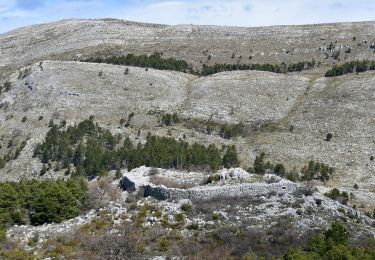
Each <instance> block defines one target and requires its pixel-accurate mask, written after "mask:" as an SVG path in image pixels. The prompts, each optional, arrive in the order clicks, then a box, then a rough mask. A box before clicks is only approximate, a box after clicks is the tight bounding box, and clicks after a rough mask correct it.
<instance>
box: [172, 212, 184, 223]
mask: <svg viewBox="0 0 375 260" xmlns="http://www.w3.org/2000/svg"><path fill="white" fill-rule="evenodd" d="M174 220H175V221H176V222H178V223H182V222H184V220H185V216H184V213H177V214H176V215H175V216H174Z"/></svg>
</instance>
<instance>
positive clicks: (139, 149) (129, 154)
mask: <svg viewBox="0 0 375 260" xmlns="http://www.w3.org/2000/svg"><path fill="white" fill-rule="evenodd" d="M120 141H121V137H119V136H113V135H112V134H111V133H110V131H108V130H106V129H103V128H101V127H100V126H99V125H98V124H97V123H96V124H95V123H94V118H93V117H90V118H89V119H86V120H84V121H82V122H80V123H79V124H78V125H75V126H68V127H66V128H65V127H62V126H61V125H60V126H59V125H57V124H54V123H52V124H51V126H50V130H49V131H48V133H47V136H46V138H45V140H44V142H43V143H41V144H38V145H37V146H36V148H35V150H34V157H38V158H40V160H41V161H42V162H43V163H44V164H45V167H47V165H48V167H50V166H51V167H52V164H54V167H55V169H56V170H61V169H67V174H70V173H72V174H73V175H74V176H75V175H77V176H86V177H89V178H93V177H95V176H101V175H103V174H106V172H107V171H110V170H117V169H121V168H127V169H128V170H132V169H134V168H137V167H139V166H142V165H145V166H148V167H160V168H167V169H168V168H175V169H186V170H193V169H194V170H207V171H209V170H211V171H216V170H218V169H219V168H220V167H234V166H238V165H239V160H238V156H237V151H236V148H235V147H234V146H229V147H225V146H224V147H222V148H221V149H219V148H217V147H216V146H215V145H213V144H211V145H209V146H208V147H206V146H204V145H201V144H198V143H194V144H189V143H188V142H185V141H183V140H175V139H174V138H170V137H158V136H153V135H151V134H150V133H149V134H148V136H147V138H146V143H145V144H141V143H138V144H137V145H134V144H133V143H132V142H131V140H130V139H129V138H126V139H125V140H124V141H123V142H122V143H121V142H120ZM72 166H74V168H75V171H74V172H73V171H72V169H73V167H72ZM47 170H48V169H44V171H43V172H42V173H45V172H46V171H47Z"/></svg>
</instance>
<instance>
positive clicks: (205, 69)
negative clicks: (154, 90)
mask: <svg viewBox="0 0 375 260" xmlns="http://www.w3.org/2000/svg"><path fill="white" fill-rule="evenodd" d="M84 61H85V62H94V63H107V64H115V65H126V66H135V67H142V68H154V69H159V70H175V71H181V72H188V73H192V74H196V75H201V76H208V75H212V74H215V73H218V72H223V71H234V70H260V71H269V72H274V73H287V72H296V71H302V70H306V69H311V68H313V67H314V66H315V61H314V60H312V61H305V62H298V63H292V64H289V65H287V64H285V63H284V62H283V63H281V64H280V65H273V64H259V63H255V64H215V65H206V64H203V66H202V69H201V71H194V70H193V69H192V68H191V67H190V66H189V64H188V63H187V62H186V61H184V60H177V59H174V58H163V57H162V54H161V53H158V52H155V53H154V54H152V55H150V56H147V55H134V54H128V55H126V56H125V55H123V56H110V57H106V58H102V57H92V58H88V59H86V60H84ZM128 73H129V69H126V70H125V73H124V74H128Z"/></svg>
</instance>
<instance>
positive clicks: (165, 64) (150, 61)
mask: <svg viewBox="0 0 375 260" xmlns="http://www.w3.org/2000/svg"><path fill="white" fill-rule="evenodd" d="M85 62H95V63H108V64H115V65H127V66H135V67H143V68H154V69H159V70H176V71H182V72H188V71H189V70H190V68H189V65H188V63H187V62H186V61H184V60H176V59H174V58H168V59H164V58H162V55H161V54H160V53H154V54H152V55H150V56H147V55H139V56H137V55H134V54H128V55H126V56H124V55H123V56H118V57H117V56H111V57H107V58H101V57H97V58H89V59H87V60H85ZM125 74H127V73H125Z"/></svg>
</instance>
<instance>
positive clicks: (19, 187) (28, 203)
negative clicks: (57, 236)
mask: <svg viewBox="0 0 375 260" xmlns="http://www.w3.org/2000/svg"><path fill="white" fill-rule="evenodd" d="M86 191H87V186H86V182H85V181H84V180H83V179H70V180H68V181H64V180H57V181H54V180H43V181H38V180H35V179H34V180H28V181H26V180H21V181H20V182H5V183H0V228H7V227H9V226H12V225H22V224H27V223H30V224H32V225H41V224H44V223H51V222H55V223H59V222H61V221H63V220H66V219H70V218H73V217H76V216H78V214H79V213H80V208H81V205H82V203H83V202H84V199H85V194H86Z"/></svg>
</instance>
